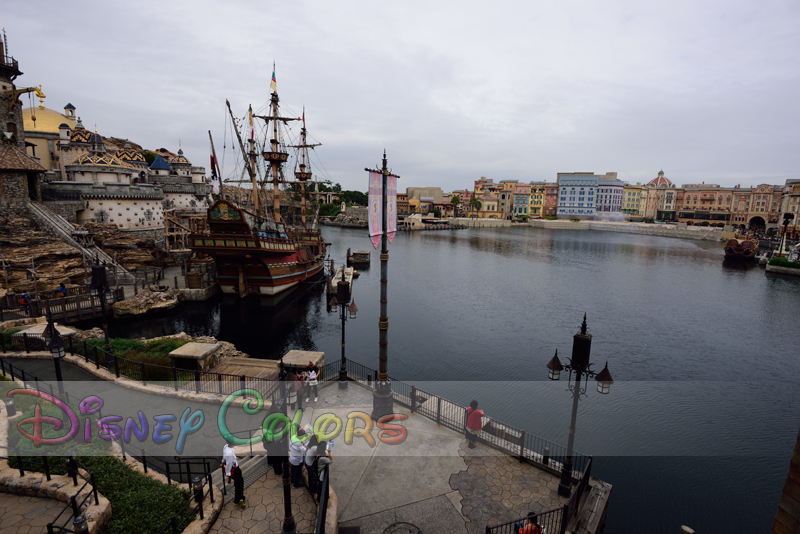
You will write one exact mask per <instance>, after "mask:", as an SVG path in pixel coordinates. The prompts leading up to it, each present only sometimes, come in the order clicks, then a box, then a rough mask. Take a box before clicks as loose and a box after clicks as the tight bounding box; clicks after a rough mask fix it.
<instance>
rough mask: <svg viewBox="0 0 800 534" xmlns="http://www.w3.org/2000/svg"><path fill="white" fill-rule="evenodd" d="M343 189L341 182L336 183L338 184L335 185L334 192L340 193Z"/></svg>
mask: <svg viewBox="0 0 800 534" xmlns="http://www.w3.org/2000/svg"><path fill="white" fill-rule="evenodd" d="M341 190H342V186H341V184H336V185H334V186H333V192H334V193H339V192H341Z"/></svg>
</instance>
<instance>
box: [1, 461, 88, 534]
mask: <svg viewBox="0 0 800 534" xmlns="http://www.w3.org/2000/svg"><path fill="white" fill-rule="evenodd" d="M3 448H4V449H6V450H7V451H8V452H7V453H6V454H7V456H0V459H4V460H7V461H8V466H9V467H12V468H14V467H16V468H17V469H18V470H19V476H21V477H24V476H25V469H26V468H31V469H30V470H34V471H36V472H40V470H39V469H38V468H42V470H43V471H44V476H45V479H46V480H47V481H48V482H49V481H50V480H51V476H52V474H54V473H53V471H65V472H66V474H67V476H68V477H69V478H71V479H72V484H73V486H75V487H77V486H78V478H81V479H82V480H83V485H82V486H81V487H80V488H79V489H78V490H77V491H76V492H75V495H72V496H71V497H70V499H69V501H68V502H67V503H66V504H65V505H64V508H63V509H62V510H61V512H59V514H58V515H57V516H56V517H55V519H53V520H52V521H51V522H49V523H47V532H48V534H54V533H55V532H56V531H58V532H73V531H72V530H70V529H68V528H67V524H68V523H69V520H70V519H72V518H73V517H78V516H79V515H80V513H81V509H83V507H84V505H85V504H86V502H87V501H89V500H90V499H93V500H94V504H100V500H99V498H98V495H97V486H96V484H95V479H94V474H92V473H90V472H89V471H88V470H87V469H86V468H85V467H84V466H83V465H81V463H80V462H79V461H78V460H76V459H75V457H74V456H73V455H69V456H52V455H47V454H42V453H41V452H34V451H28V450H25V449H20V448H19V447H3ZM12 450H13V451H14V454H13V455H12V454H11V451H12ZM32 457H36V458H41V461H39V462H37V461H35V460H31V459H30V458H32ZM54 459H58V461H56V462H55V463H54ZM60 461H63V462H64V464H65V465H60ZM81 469H83V472H81ZM84 473H85V474H84ZM87 488H88V491H86V490H87ZM67 511H70V512H72V515H69V514H68V515H66V516H65V519H64V523H63V525H59V520H60V519H61V516H62V515H64V514H65V512H67Z"/></svg>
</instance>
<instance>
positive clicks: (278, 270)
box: [190, 91, 326, 297]
mask: <svg viewBox="0 0 800 534" xmlns="http://www.w3.org/2000/svg"><path fill="white" fill-rule="evenodd" d="M278 105H279V98H278V93H277V92H276V91H273V92H272V95H271V98H270V108H269V113H268V114H266V115H255V114H253V113H252V109H251V110H250V111H249V112H248V119H251V117H252V118H259V119H262V120H264V121H266V123H267V133H268V135H269V142H268V143H265V144H264V145H265V146H264V147H263V150H262V156H263V158H264V160H265V161H266V163H267V172H266V173H265V177H264V183H272V186H273V187H272V199H273V206H272V213H270V212H269V210H267V209H265V207H264V206H260V205H259V203H258V194H257V193H258V189H257V183H256V182H257V180H256V158H255V156H256V152H255V139H254V138H255V135H254V134H253V130H254V127H253V125H252V123H251V124H249V126H250V130H249V132H247V133H248V135H247V137H248V138H249V139H248V141H249V145H250V146H249V148H250V150H249V152H248V153H247V156H249V157H248V158H245V163H246V167H247V171H248V173H249V174H250V178H251V180H252V182H253V204H254V205H253V210H252V211H248V210H246V209H244V208H242V207H240V206H238V205H236V204H235V203H234V202H231V201H229V200H225V199H220V200H218V201H217V202H215V203H214V204H213V205H212V206H211V207H210V208H209V209H208V214H207V217H208V225H207V228H206V229H205V230H204V231H203V232H197V233H194V234H192V235H191V237H190V239H191V248H192V250H193V251H195V252H196V253H197V254H198V255H208V256H210V257H211V258H212V259H213V260H214V262H215V264H216V267H217V273H218V274H217V278H218V283H219V286H220V288H221V289H222V291H223V292H224V293H231V294H237V295H239V296H242V297H244V296H246V295H249V294H260V295H277V294H279V293H282V292H284V291H286V290H288V289H290V288H293V287H296V286H298V285H299V284H301V283H304V282H306V281H308V280H313V279H315V278H316V277H318V276H319V275H321V274H322V272H323V266H324V259H325V251H326V249H325V247H326V245H325V242H324V241H323V240H322V236H321V235H320V232H319V230H315V229H308V228H307V225H306V211H305V210H306V195H307V193H308V191H307V190H306V184H308V183H315V182H312V181H311V177H312V173H311V168H310V165H309V160H308V149H309V148H312V147H315V146H319V144H308V143H307V141H306V128H305V120H304V119H305V111H304V112H303V127H302V129H301V137H300V139H301V142H300V144H298V145H291V146H290V147H287V145H286V143H285V142H284V134H283V133H282V127H283V126H284V125H286V123H287V122H289V121H298V120H301V119H300V118H296V117H282V116H281V115H280V113H279V106H278ZM228 107H229V108H230V104H228ZM231 116H233V114H232V113H231ZM248 122H250V121H248ZM237 137H238V141H239V146H240V148H241V150H242V153H245V149H244V143H243V142H242V139H241V137H240V136H239V133H238V131H237ZM287 148H297V149H299V153H298V166H299V170H296V171H295V173H294V178H295V179H296V181H297V182H299V184H300V193H301V198H302V211H301V213H302V225H299V226H298V225H290V224H288V222H287V221H286V220H285V218H284V217H283V215H282V214H281V205H280V201H281V191H280V184H281V183H289V182H294V181H295V180H286V179H285V177H284V174H283V165H284V164H285V163H286V162H287V161H288V159H289V153H288V152H287Z"/></svg>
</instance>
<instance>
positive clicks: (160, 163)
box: [150, 154, 172, 171]
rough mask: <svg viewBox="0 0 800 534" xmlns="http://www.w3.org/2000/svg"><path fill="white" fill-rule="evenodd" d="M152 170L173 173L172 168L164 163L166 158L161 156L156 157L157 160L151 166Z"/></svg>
mask: <svg viewBox="0 0 800 534" xmlns="http://www.w3.org/2000/svg"><path fill="white" fill-rule="evenodd" d="M150 168H151V169H153V170H156V171H171V170H172V168H171V167H170V166H169V165H167V162H166V161H164V158H162V157H161V154H159V155H158V156H156V159H155V160H154V161H153V164H152V165H150Z"/></svg>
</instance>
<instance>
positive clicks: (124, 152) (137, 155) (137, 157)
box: [114, 143, 147, 164]
mask: <svg viewBox="0 0 800 534" xmlns="http://www.w3.org/2000/svg"><path fill="white" fill-rule="evenodd" d="M126 145H127V143H126ZM114 155H115V156H116V157H117V158H118V159H119V160H120V161H122V162H124V163H144V164H147V161H146V160H145V159H144V156H143V155H142V153H141V152H139V151H137V150H134V149H133V148H131V147H130V145H128V146H126V147H125V148H122V149H120V150H117V152H116V153H115V154H114Z"/></svg>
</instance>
